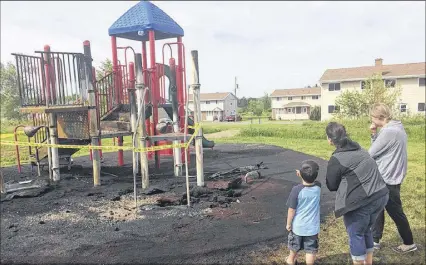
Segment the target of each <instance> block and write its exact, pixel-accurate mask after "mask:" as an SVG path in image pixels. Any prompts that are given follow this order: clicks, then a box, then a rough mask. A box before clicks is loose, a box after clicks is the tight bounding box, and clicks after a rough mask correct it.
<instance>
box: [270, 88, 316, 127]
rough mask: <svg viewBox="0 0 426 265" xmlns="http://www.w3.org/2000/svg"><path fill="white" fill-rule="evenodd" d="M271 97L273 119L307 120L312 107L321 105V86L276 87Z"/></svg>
mask: <svg viewBox="0 0 426 265" xmlns="http://www.w3.org/2000/svg"><path fill="white" fill-rule="evenodd" d="M270 98H271V108H272V119H275V120H307V119H309V114H310V113H311V108H312V107H314V106H320V105H321V88H320V87H310V88H293V89H276V90H274V91H273V92H272V93H271V95H270Z"/></svg>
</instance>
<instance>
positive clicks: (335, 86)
mask: <svg viewBox="0 0 426 265" xmlns="http://www.w3.org/2000/svg"><path fill="white" fill-rule="evenodd" d="M339 90H340V83H330V84H328V91H339Z"/></svg>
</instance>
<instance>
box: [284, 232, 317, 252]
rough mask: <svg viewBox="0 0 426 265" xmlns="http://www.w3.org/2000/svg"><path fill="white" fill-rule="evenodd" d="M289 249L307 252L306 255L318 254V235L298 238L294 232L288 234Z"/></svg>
mask: <svg viewBox="0 0 426 265" xmlns="http://www.w3.org/2000/svg"><path fill="white" fill-rule="evenodd" d="M288 248H289V249H290V250H292V251H294V252H299V251H300V250H305V252H306V253H310V254H315V253H317V252H318V235H314V236H298V235H296V234H295V233H293V232H292V231H290V233H289V234H288Z"/></svg>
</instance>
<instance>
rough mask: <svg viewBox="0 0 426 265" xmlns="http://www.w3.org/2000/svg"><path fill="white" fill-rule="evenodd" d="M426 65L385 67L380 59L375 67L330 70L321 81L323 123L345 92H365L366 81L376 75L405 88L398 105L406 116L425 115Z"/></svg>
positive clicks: (413, 64)
mask: <svg viewBox="0 0 426 265" xmlns="http://www.w3.org/2000/svg"><path fill="white" fill-rule="evenodd" d="M425 66H426V63H424V62H422V63H407V64H388V65H386V64H383V60H382V59H376V60H375V64H374V65H373V66H362V67H354V68H340V69H327V70H326V71H325V72H324V74H323V75H322V77H321V79H320V85H321V120H327V119H330V118H331V117H332V114H333V113H334V112H335V110H336V108H337V109H338V106H337V107H336V106H335V99H336V97H337V96H338V95H340V93H342V91H344V90H351V89H359V90H361V89H362V84H363V81H364V80H366V79H368V78H369V77H371V76H372V75H374V74H382V76H383V79H384V82H386V84H387V85H388V86H389V87H390V88H392V87H396V86H401V89H402V92H401V97H400V99H399V102H398V108H399V111H400V112H402V113H410V114H417V113H423V114H424V113H425V76H426V67H425Z"/></svg>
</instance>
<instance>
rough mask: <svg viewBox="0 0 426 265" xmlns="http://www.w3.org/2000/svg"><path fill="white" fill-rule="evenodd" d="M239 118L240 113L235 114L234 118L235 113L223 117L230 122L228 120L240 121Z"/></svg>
mask: <svg viewBox="0 0 426 265" xmlns="http://www.w3.org/2000/svg"><path fill="white" fill-rule="evenodd" d="M241 120H242V118H241V116H240V115H237V117H236V118H235V115H229V116H227V117H226V118H225V121H228V122H230V121H241Z"/></svg>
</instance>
